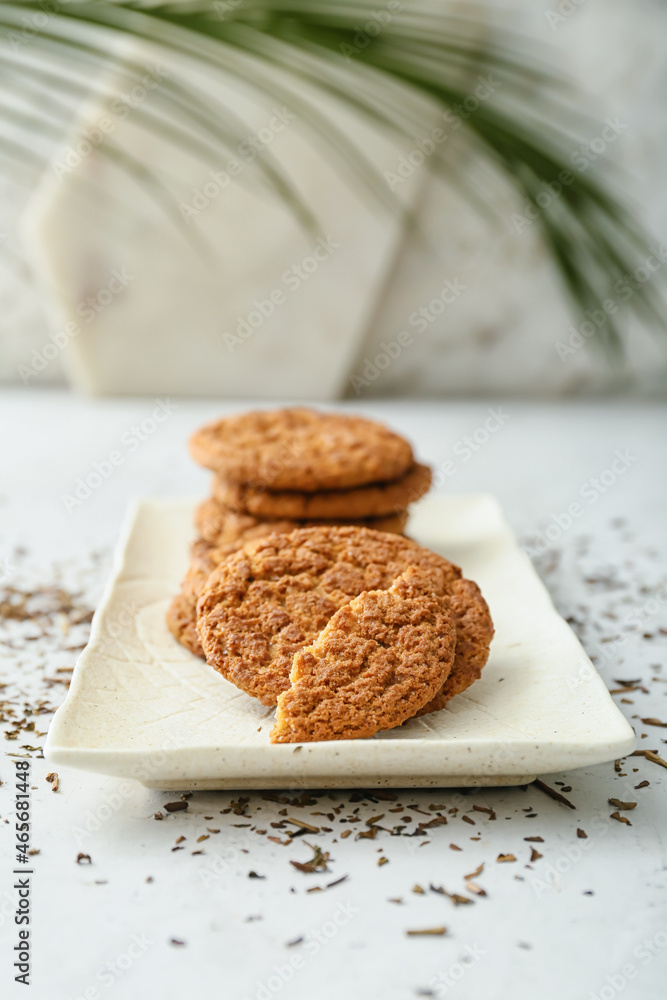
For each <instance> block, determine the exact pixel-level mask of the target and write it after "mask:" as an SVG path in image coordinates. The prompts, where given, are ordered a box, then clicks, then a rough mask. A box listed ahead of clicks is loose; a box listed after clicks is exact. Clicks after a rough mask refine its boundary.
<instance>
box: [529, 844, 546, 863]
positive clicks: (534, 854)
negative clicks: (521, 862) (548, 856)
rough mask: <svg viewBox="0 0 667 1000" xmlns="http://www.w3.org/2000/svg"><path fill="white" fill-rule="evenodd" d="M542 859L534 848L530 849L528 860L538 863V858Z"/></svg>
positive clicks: (541, 855)
mask: <svg viewBox="0 0 667 1000" xmlns="http://www.w3.org/2000/svg"><path fill="white" fill-rule="evenodd" d="M543 857H544V855H543V854H540V852H539V851H538V850H536V849H535V848H534V847H531V849H530V860H531V861H539V860H540V858H543Z"/></svg>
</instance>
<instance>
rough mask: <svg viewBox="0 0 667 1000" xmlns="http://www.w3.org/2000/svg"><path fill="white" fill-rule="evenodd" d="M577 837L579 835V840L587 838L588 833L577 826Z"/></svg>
mask: <svg viewBox="0 0 667 1000" xmlns="http://www.w3.org/2000/svg"><path fill="white" fill-rule="evenodd" d="M577 837H579V839H580V840H588V834H587V833H586V832H585V831H584V830H582V829H581V828H577Z"/></svg>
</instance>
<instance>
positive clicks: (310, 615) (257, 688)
mask: <svg viewBox="0 0 667 1000" xmlns="http://www.w3.org/2000/svg"><path fill="white" fill-rule="evenodd" d="M410 566H415V567H416V568H418V569H422V570H424V571H425V572H427V573H429V574H431V575H433V576H434V577H435V579H436V580H437V585H438V592H439V593H440V594H442V595H445V596H447V594H449V593H450V592H451V591H452V589H453V585H454V584H455V583H456V581H457V580H460V579H461V570H460V569H459V568H458V566H454V565H453V564H452V563H450V562H448V560H447V559H444V558H443V557H442V556H439V555H437V554H436V553H435V552H430V551H429V550H428V549H424V548H422V547H421V546H420V545H418V544H417V543H416V542H413V541H411V540H410V539H408V538H405V537H403V536H400V535H390V534H387V533H385V532H378V531H372V530H370V529H368V528H357V527H318V528H301V529H298V530H297V531H293V532H291V533H290V534H288V535H271V536H267V537H266V538H263V539H258V540H257V541H255V542H252V543H250V544H247V545H245V546H244V548H243V549H242V550H240V551H239V552H237V553H235V554H234V555H233V556H230V557H229V558H228V559H225V561H224V563H221V564H220V565H219V566H218V567H217V569H215V570H214V571H213V573H212V574H211V576H210V577H209V579H208V580H207V581H206V585H205V587H204V589H203V591H202V594H201V597H200V598H199V602H198V605H197V629H198V632H199V637H200V640H201V643H202V646H203V648H204V652H205V653H206V659H207V660H208V662H209V663H210V664H211V665H212V666H213V667H215V669H216V670H219V671H220V673H221V674H223V676H224V677H226V678H227V680H229V681H232V683H234V684H236V685H237V687H239V688H241V689H242V690H243V691H246V692H247V693H248V694H251V695H254V697H256V698H259V700H260V701H261V702H262V703H263V704H265V705H274V704H275V703H276V700H277V698H278V695H279V694H280V693H281V692H282V691H285V690H286V689H287V688H288V687H289V673H290V667H291V662H292V657H293V655H294V654H295V653H296V652H297V651H298V650H299V649H302V648H303V647H304V646H308V645H310V644H311V643H312V642H313V641H314V640H315V638H316V636H317V635H318V634H319V632H321V631H322V629H323V628H324V626H325V625H326V624H327V622H328V621H329V619H330V618H331V617H332V615H333V614H334V613H335V612H336V611H337V610H338V609H339V608H341V607H343V605H344V604H348V603H349V602H350V600H352V599H353V598H354V597H358V596H359V594H361V593H363V592H364V591H371V590H388V589H389V588H390V587H391V585H392V584H393V582H394V580H395V579H396V577H398V576H400V575H401V574H402V573H404V572H405V571H406V570H407V569H408V568H409V567H410ZM479 600H482V598H481V596H480V598H479ZM484 607H486V605H484ZM462 626H463V629H464V630H465V628H466V627H467V622H466V621H465V618H464V619H462ZM461 649H462V650H463V649H465V645H462V647H461ZM455 666H456V661H455Z"/></svg>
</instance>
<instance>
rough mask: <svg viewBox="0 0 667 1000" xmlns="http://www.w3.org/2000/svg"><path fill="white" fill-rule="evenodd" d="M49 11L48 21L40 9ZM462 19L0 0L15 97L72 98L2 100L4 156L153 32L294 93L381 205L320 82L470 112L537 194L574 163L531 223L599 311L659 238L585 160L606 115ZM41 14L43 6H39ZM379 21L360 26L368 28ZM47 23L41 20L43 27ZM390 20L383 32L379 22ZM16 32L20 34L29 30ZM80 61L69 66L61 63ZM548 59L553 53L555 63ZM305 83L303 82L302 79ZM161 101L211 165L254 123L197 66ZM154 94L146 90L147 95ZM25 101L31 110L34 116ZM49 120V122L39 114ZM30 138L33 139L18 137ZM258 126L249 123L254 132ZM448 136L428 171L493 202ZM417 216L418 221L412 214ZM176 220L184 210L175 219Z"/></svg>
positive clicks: (324, 7)
mask: <svg viewBox="0 0 667 1000" xmlns="http://www.w3.org/2000/svg"><path fill="white" fill-rule="evenodd" d="M45 9H46V10H47V11H48V16H47V17H46V18H45V17H44V16H43V15H44V10H45ZM469 10H470V14H469V16H468V17H467V18H462V17H454V16H447V15H446V14H444V13H443V14H438V15H435V14H432V13H427V12H425V11H424V10H419V9H418V8H417V9H413V5H412V3H411V2H410V0H404V2H397V3H392V4H390V3H387V2H386V0H385V2H379V0H367V2H365V3H363V4H359V3H354V2H352V0H291V2H289V0H287V2H286V0H227V2H225V0H190V2H183V3H172V4H162V3H156V4H150V3H146V2H137V3H130V2H125V0H119V2H109V0H93V2H82V3H67V4H66V5H65V4H63V5H62V6H59V4H58V2H57V0H52V2H51V3H50V5H45V4H44V0H41V2H40V0H18V2H12V3H5V2H4V0H0V37H2V36H4V39H5V43H6V45H7V46H8V48H7V49H6V51H7V52H8V61H7V63H6V66H5V71H6V75H8V79H9V81H10V83H11V85H12V86H13V88H14V89H15V91H16V92H17V93H18V92H20V90H21V88H22V87H23V88H25V92H26V94H29V96H30V98H31V100H32V101H33V103H37V105H38V106H39V104H40V102H39V94H40V92H42V93H43V94H45V95H50V96H51V98H52V97H53V95H54V92H57V91H58V90H60V92H61V93H62V94H63V95H65V96H66V98H67V100H65V101H64V102H63V103H62V104H61V105H58V103H57V101H56V102H55V104H54V103H53V101H52V103H51V105H49V106H48V115H46V114H45V113H44V112H45V111H46V109H47V105H46V104H45V103H42V104H41V111H42V116H41V117H42V120H41V122H40V121H39V118H40V112H39V111H33V112H32V116H33V120H32V121H31V122H29V121H28V120H27V119H25V120H24V122H23V133H21V122H20V121H17V114H19V113H18V112H17V110H16V108H15V107H13V106H12V104H11V102H8V101H6V100H0V123H2V122H5V123H7V124H11V125H12V126H13V128H14V132H13V133H12V134H11V136H8V139H7V144H6V146H5V152H6V155H7V156H8V157H9V158H10V159H11V160H12V161H16V159H17V157H18V158H19V159H20V157H21V154H22V152H23V153H24V154H25V160H26V163H28V162H31V161H34V158H35V152H34V143H32V144H31V142H30V141H29V137H30V135H31V132H32V133H34V131H35V129H37V130H38V131H39V130H40V129H41V130H42V132H43V134H46V133H48V132H49V131H53V125H54V122H56V123H58V124H57V127H61V128H62V127H63V126H64V124H65V123H66V122H67V115H68V113H71V106H72V102H75V100H76V98H77V96H79V97H81V96H83V95H85V94H86V93H89V92H90V89H91V86H92V87H98V88H100V87H103V86H104V84H103V83H102V82H100V80H99V78H98V80H97V82H94V83H93V84H92V85H91V68H93V67H101V66H104V65H107V66H108V65H110V64H112V63H113V58H114V57H113V55H110V50H112V49H113V46H114V45H115V44H116V43H117V42H118V41H119V40H121V39H123V38H127V37H132V38H135V39H141V40H143V41H145V42H147V43H150V44H151V45H152V46H156V45H157V46H160V47H162V48H163V49H164V50H165V51H166V52H168V53H169V54H171V55H178V56H179V57H180V58H181V59H182V60H183V61H184V64H185V65H187V61H188V60H190V61H193V62H195V63H197V64H198V65H199V66H204V67H206V68H207V69H208V70H213V71H218V72H222V73H224V74H226V76H227V77H230V76H231V77H233V78H234V79H237V80H238V81H239V82H240V83H241V84H242V85H243V86H244V87H246V88H251V89H252V90H254V91H255V92H256V93H257V94H260V95H269V96H270V97H271V98H272V99H274V100H279V101H281V102H284V103H286V104H288V105H289V106H290V107H291V108H292V109H293V110H294V111H295V112H296V113H297V114H298V115H299V117H300V119H301V120H302V122H303V123H304V124H305V125H306V127H307V128H308V130H309V131H310V135H311V138H312V141H313V142H314V143H315V142H316V143H318V144H320V146H321V147H322V149H323V150H325V152H326V153H327V155H328V156H330V157H331V159H332V161H333V162H335V163H336V164H337V165H339V166H340V169H341V170H342V171H344V172H345V175H346V176H347V177H348V178H349V181H350V183H351V184H356V185H359V186H361V188H362V190H363V191H365V192H366V193H367V194H368V196H369V197H370V198H372V199H374V200H375V202H376V203H377V204H378V206H380V207H382V209H384V210H391V211H394V212H403V209H402V208H401V205H400V202H399V200H398V198H397V197H396V196H395V195H394V194H393V193H392V191H391V190H390V188H389V187H388V185H387V183H386V181H385V178H384V176H383V173H382V171H381V169H380V167H379V166H378V165H377V164H375V163H373V162H372V160H371V159H369V158H368V156H367V155H366V154H365V153H364V151H363V150H362V149H360V148H359V146H358V144H355V143H354V142H353V141H352V140H350V139H349V138H348V136H347V135H346V134H345V133H344V131H343V130H342V129H341V128H340V127H339V126H338V125H337V124H336V123H335V122H334V121H333V119H332V117H331V116H330V115H329V114H328V113H327V112H326V111H323V110H322V105H321V104H320V103H319V102H318V100H317V94H318V93H321V94H322V95H326V96H328V97H331V98H334V99H335V100H336V101H337V102H339V103H341V102H342V104H343V105H344V106H346V107H348V108H350V109H352V110H354V111H355V112H356V113H357V114H358V115H360V116H363V117H365V118H366V119H367V120H368V121H369V122H372V123H373V125H374V126H376V127H380V128H381V129H382V130H384V131H386V132H388V133H391V134H394V135H395V136H397V137H400V138H401V139H402V140H405V139H408V140H410V141H412V142H415V143H416V142H419V141H421V140H423V138H424V137H425V136H428V135H429V133H430V131H431V130H432V128H433V122H434V115H435V114H436V113H437V114H442V113H443V111H447V109H450V111H451V109H456V108H457V107H458V108H459V109H460V111H459V112H457V113H456V115H457V117H455V118H454V119H451V118H450V120H451V121H453V123H454V124H456V122H457V120H458V122H459V124H462V126H463V128H464V129H465V131H466V132H467V134H468V136H469V138H470V140H471V147H472V149H473V150H474V154H475V155H476V156H478V157H481V158H483V159H485V160H486V162H487V163H488V164H489V165H490V166H491V168H492V170H493V171H494V172H495V173H497V174H498V175H500V176H504V177H505V178H506V179H507V180H508V181H509V183H510V184H511V186H512V187H513V188H514V189H515V191H516V192H517V194H518V195H519V198H520V199H521V200H522V201H530V202H531V203H533V204H535V203H536V199H538V196H540V195H541V194H543V193H544V192H545V185H548V184H553V182H555V181H557V179H558V178H559V176H560V175H562V174H563V171H568V173H569V175H571V177H572V180H571V182H569V183H567V184H561V185H560V192H559V193H558V195H557V196H556V197H554V198H552V199H551V202H550V204H548V205H546V206H545V207H544V208H540V210H539V213H538V217H537V219H536V221H537V223H538V225H539V226H540V227H541V229H542V232H543V235H544V239H545V243H546V246H547V247H548V249H549V251H550V253H551V256H552V259H553V262H554V265H555V266H556V268H557V270H558V272H559V273H560V275H561V278H562V281H563V284H564V287H565V288H566V289H567V291H568V293H569V295H570V297H571V299H572V300H573V302H574V303H575V305H576V306H577V307H578V309H579V310H581V311H582V312H584V311H586V310H589V309H599V308H600V303H601V302H603V301H604V300H605V299H608V298H613V289H614V284H615V283H616V282H618V281H619V280H622V279H623V277H624V276H625V275H627V274H628V273H631V272H632V271H633V270H634V269H635V268H636V267H637V264H638V262H639V260H640V259H641V258H642V257H645V256H646V255H647V252H648V248H647V245H648V243H649V237H648V235H647V234H646V233H645V232H644V231H643V230H642V227H641V226H640V225H639V224H637V223H636V222H635V220H634V218H633V217H632V214H631V212H630V211H629V210H628V209H627V208H625V207H624V206H623V204H622V203H621V201H620V200H619V199H618V198H617V197H616V196H615V195H614V194H612V193H611V189H610V187H609V184H608V182H606V181H605V180H604V179H603V178H602V177H601V176H600V175H599V173H594V172H593V171H592V170H587V171H586V172H577V171H576V170H574V169H573V168H572V163H571V161H570V155H571V153H572V152H573V150H575V149H576V148H577V147H578V146H579V145H581V143H582V139H583V138H585V136H586V134H588V136H590V134H591V129H592V128H593V127H595V126H594V125H593V124H592V123H591V122H590V121H589V120H588V119H587V118H586V117H585V116H584V115H582V114H581V113H580V112H578V111H576V110H575V106H576V98H577V96H578V95H574V94H571V93H570V92H569V90H568V88H567V86H566V85H565V84H564V83H563V82H562V81H561V80H559V79H558V78H557V77H556V75H555V74H553V73H550V72H547V71H545V70H544V68H543V65H542V64H541V63H540V61H538V60H537V59H534V58H532V57H530V56H529V55H527V53H528V52H530V51H531V46H532V48H534V44H533V43H531V45H530V46H529V45H528V44H527V43H526V40H525V39H522V38H520V37H517V36H513V35H512V34H510V33H507V32H505V33H499V32H497V31H495V32H494V33H493V40H492V41H488V42H484V43H482V42H480V40H479V39H480V37H481V34H482V32H480V21H479V19H478V18H477V17H476V16H475V15H476V8H475V7H474V5H472V4H471V5H470V8H469ZM38 14H39V15H42V16H41V18H40V19H39V20H37V19H36V15H38ZM26 15H27V16H28V17H29V18H30V17H32V18H33V22H32V26H31V29H30V35H29V39H28V40H25V45H26V46H27V45H28V42H29V45H30V48H31V50H32V51H33V52H35V53H39V64H38V66H36V65H35V61H34V59H24V58H22V53H21V50H22V47H23V42H22V41H21V38H22V35H21V25H22V19H23V18H25V17H26ZM369 25H370V26H372V27H373V31H372V32H371V30H370V28H369V29H368V31H366V30H365V26H369ZM33 27H34V31H33ZM375 29H377V30H375ZM17 37H18V39H19V41H18V42H17ZM65 57H66V58H67V59H68V60H69V61H68V64H67V65H68V71H67V72H64V70H63V58H65ZM543 62H544V60H542V63H543ZM123 66H124V70H126V71H127V73H128V75H129V78H130V79H132V77H133V75H134V76H136V77H139V76H140V74H141V71H142V66H141V64H140V62H139V61H137V60H133V59H132V58H131V57H127V58H123ZM480 74H481V75H483V76H484V75H486V76H488V74H491V75H492V78H493V80H494V81H495V82H496V90H497V91H498V93H497V94H495V93H494V96H493V99H489V100H483V101H479V100H478V101H477V106H476V107H474V109H473V110H472V111H470V113H467V112H466V111H464V107H466V108H470V107H471V106H472V104H474V101H471V100H470V98H471V96H472V95H473V92H474V89H475V86H476V84H477V82H478V78H479V76H480ZM304 85H305V86H304ZM161 97H162V104H161V105H160V106H158V105H156V106H151V107H149V106H146V107H142V108H141V109H140V111H139V112H138V115H137V120H138V121H140V122H141V124H142V126H143V127H145V128H151V129H154V130H155V131H156V132H157V133H158V134H160V135H161V136H162V137H163V138H164V139H166V140H167V141H168V142H170V143H172V144H173V145H174V146H175V147H177V148H180V149H185V150H188V151H190V152H192V153H193V154H196V155H197V156H199V157H200V158H201V159H202V160H204V161H208V162H212V163H214V162H215V157H216V155H219V152H220V150H221V149H222V150H229V149H233V148H234V146H235V145H236V144H238V142H239V139H242V138H243V136H244V127H245V126H244V123H243V121H242V120H240V119H239V117H238V116H237V114H236V113H235V110H234V109H233V108H230V107H224V106H222V105H221V103H220V102H219V101H218V102H216V101H215V100H214V99H212V98H211V97H210V95H209V94H207V93H206V91H205V89H204V87H203V86H202V84H195V83H192V82H191V80H188V79H187V73H185V72H184V73H183V74H182V78H181V79H179V80H175V79H174V78H173V76H171V77H170V78H169V79H168V80H165V81H163V86H162V87H161ZM149 103H150V102H149ZM30 114H31V112H30V111H26V109H25V108H24V109H23V110H22V111H21V112H20V115H23V116H24V118H25V116H26V115H27V116H28V118H30ZM45 117H48V118H49V121H45V120H43V119H44V118H45ZM16 128H18V129H19V134H24V135H25V141H21V140H18V139H17V137H16V134H15V130H16ZM246 131H247V129H246ZM100 149H101V151H102V152H103V153H105V154H106V155H109V156H111V157H115V161H116V162H117V163H118V165H119V166H120V167H122V168H123V169H126V170H128V171H129V172H130V173H131V174H133V175H134V176H135V179H136V180H138V181H139V182H140V183H142V184H144V185H145V186H147V187H149V189H150V190H151V191H152V193H153V195H154V196H155V197H156V198H158V200H161V202H162V203H163V204H164V205H165V207H166V206H167V205H168V203H169V201H170V199H169V191H168V183H167V184H166V186H165V181H164V180H163V179H161V177H160V176H158V172H157V171H152V172H151V171H148V170H147V168H146V167H144V166H143V165H142V164H138V163H136V162H133V161H132V157H128V156H127V154H122V153H121V152H120V151H119V150H118V149H116V148H114V146H113V144H112V143H109V144H108V146H107V144H104V146H102V147H100ZM446 153H447V144H446V143H444V145H443V147H442V148H437V149H436V150H435V151H434V153H433V155H432V156H430V157H428V158H427V160H426V163H427V166H428V168H429V169H430V170H432V171H433V172H435V173H436V174H438V175H439V176H442V177H443V178H445V179H447V180H448V181H449V182H451V183H456V184H458V185H459V186H460V188H461V191H462V192H463V193H464V196H465V197H468V198H471V199H474V200H476V203H478V204H480V205H481V206H482V207H483V208H484V210H486V211H488V212H490V213H491V214H493V213H494V212H495V213H496V215H497V209H496V208H495V206H494V205H493V203H489V199H488V197H485V194H484V192H483V191H480V190H477V189H475V186H474V183H473V181H472V180H471V179H470V178H469V177H468V176H467V173H466V170H465V169H464V168H461V167H457V165H456V164H455V163H454V164H452V163H450V162H449V160H448V158H447V155H446ZM254 169H255V172H256V176H255V180H257V181H258V182H259V183H262V184H264V185H266V186H267V188H268V189H269V190H270V191H271V192H272V193H273V195H274V196H276V197H279V198H281V199H283V200H284V201H285V202H286V203H288V204H289V205H290V206H291V208H292V210H293V211H294V212H295V213H296V215H297V216H298V218H299V219H300V220H301V222H302V224H303V225H304V226H307V227H309V228H311V229H312V228H313V226H314V225H316V220H314V219H313V216H312V213H311V211H310V208H309V206H308V205H307V203H306V201H305V199H304V198H303V197H302V196H301V194H300V192H299V191H298V189H296V187H295V186H294V184H293V182H292V181H291V180H290V178H289V177H288V176H286V175H285V173H284V171H283V170H282V168H281V167H280V165H279V164H277V163H276V162H275V161H274V160H273V158H272V157H271V154H270V151H267V152H266V154H265V155H263V156H261V157H258V158H257V159H256V160H255V161H254ZM406 221H409V220H406ZM175 222H176V224H178V220H175ZM630 305H631V307H632V308H634V309H635V310H636V311H637V312H638V313H639V314H641V315H642V316H643V318H645V319H648V320H649V321H650V322H652V323H657V324H659V325H662V323H663V320H662V313H661V301H660V296H659V293H658V291H657V289H656V288H655V287H654V283H646V284H644V285H642V286H641V287H639V288H637V290H636V292H635V294H634V295H633V297H632V299H631V303H630ZM596 340H597V342H599V343H600V344H601V345H602V346H604V347H605V348H606V349H607V350H608V351H609V353H610V354H611V355H613V356H616V357H619V356H621V355H622V354H623V350H624V343H623V336H622V332H621V329H620V328H619V326H618V324H617V322H616V321H615V319H614V317H613V316H609V317H608V321H607V322H606V324H605V327H604V331H603V332H601V334H600V336H599V337H598V338H596Z"/></svg>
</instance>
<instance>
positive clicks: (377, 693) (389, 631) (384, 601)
mask: <svg viewBox="0 0 667 1000" xmlns="http://www.w3.org/2000/svg"><path fill="white" fill-rule="evenodd" d="M435 587H437V583H436V582H434V581H433V579H432V578H431V577H429V576H428V575H427V574H425V573H424V572H423V571H422V570H418V569H415V568H414V567H410V568H409V569H408V570H407V571H406V573H404V574H402V575H401V576H399V577H398V578H397V579H396V580H395V581H394V583H393V584H392V586H391V587H390V588H389V590H374V591H371V592H364V593H362V594H360V595H359V597H355V598H354V599H353V600H352V601H350V603H349V604H345V605H344V606H343V607H342V608H339V610H338V611H336V613H335V614H334V615H333V617H332V618H331V619H330V620H329V622H328V624H327V625H326V626H325V628H324V629H323V630H322V631H321V632H320V634H319V635H318V636H317V638H316V639H315V641H314V643H313V644H312V645H310V646H306V647H305V648H303V649H300V650H298V652H296V653H295V654H294V659H293V661H292V668H291V673H290V681H291V687H290V688H289V689H288V690H287V691H284V692H283V693H282V694H281V695H279V696H278V707H277V709H276V725H275V727H274V729H273V731H272V733H271V742H272V743H303V742H307V741H314V740H345V739H359V738H363V737H368V736H373V735H374V734H375V733H377V732H379V731H380V730H384V729H393V728H394V727H395V726H400V725H401V724H402V723H403V722H405V721H406V720H407V719H409V718H411V717H412V716H414V715H415V713H416V712H417V711H418V710H419V709H420V708H421V707H423V706H424V705H425V704H426V703H427V702H428V701H430V700H431V699H432V698H433V697H434V695H435V694H436V692H437V691H438V690H439V689H441V688H442V685H443V683H444V682H445V680H446V678H447V677H448V675H449V673H450V670H451V667H452V663H453V661H454V649H455V646H456V629H455V626H454V624H453V620H452V614H451V611H450V609H449V607H448V604H447V598H443V597H440V596H439V595H438V594H437V593H434V588H435Z"/></svg>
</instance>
